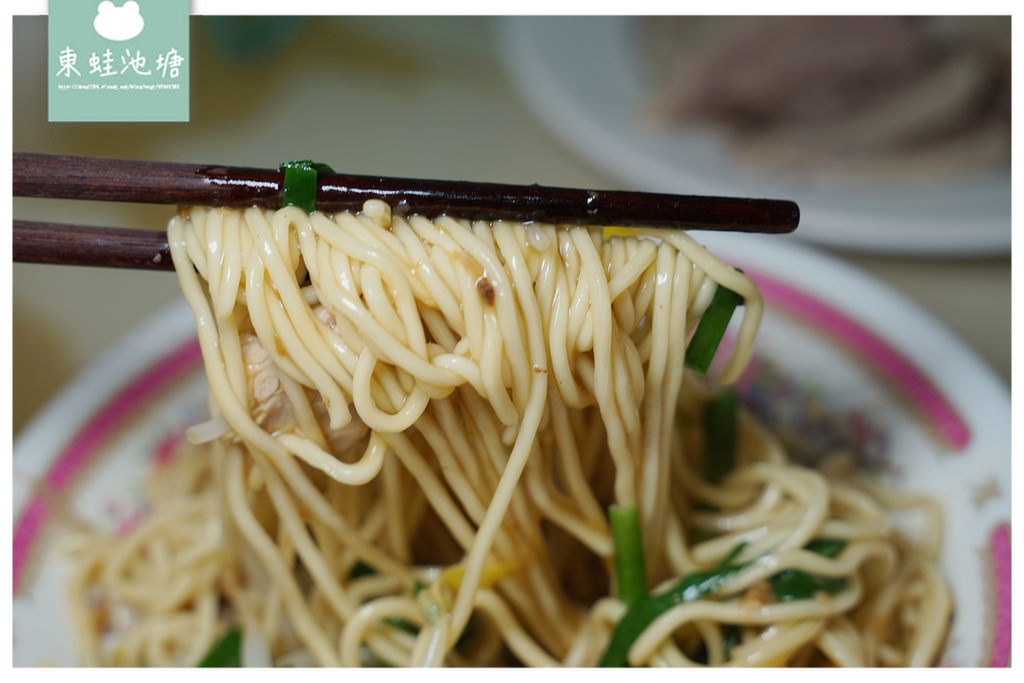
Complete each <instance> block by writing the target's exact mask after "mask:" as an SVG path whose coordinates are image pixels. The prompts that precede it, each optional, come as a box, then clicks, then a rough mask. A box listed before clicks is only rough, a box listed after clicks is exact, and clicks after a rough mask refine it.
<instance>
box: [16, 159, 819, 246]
mask: <svg viewBox="0 0 1024 683" xmlns="http://www.w3.org/2000/svg"><path fill="white" fill-rule="evenodd" d="M12 174H13V176H14V183H13V185H14V196H16V197H47V198H53V199H90V200H97V201H119V202H140V203H149V204H189V205H194V204H201V205H210V206H261V207H267V208H277V207H279V206H280V205H281V194H282V187H281V186H282V181H283V178H284V173H283V172H281V171H279V170H267V169H255V168H232V167H227V166H214V165H199V164H183V163H168V162H154V161H132V160H126V159H101V158H96V157H77V156H64V155H51V154H31V153H24V152H16V153H15V154H14V164H13V173H12ZM368 199H382V200H384V201H385V202H387V203H388V204H390V205H391V207H392V209H393V210H396V211H404V212H408V213H419V214H423V215H425V216H429V217H436V216H439V215H441V214H451V215H456V216H460V217H464V218H470V219H487V220H517V221H539V222H545V223H581V224H590V225H624V226H629V225H646V226H651V227H662V228H684V229H691V230H730V231H739V232H765V233H775V234H778V233H787V232H792V231H793V230H795V229H796V227H797V224H798V223H799V221H800V211H799V209H798V207H797V205H796V204H795V203H793V202H790V201H785V200H773V199H743V198H735V197H701V196H694V195H669V194H654V193H647V192H622V191H605V190H579V189H570V188H560V187H542V186H540V185H504V184H498V183H477V182H459V181H442V180H412V179H403V178H381V177H377V176H357V175H346V174H342V173H322V174H320V177H319V190H318V193H317V208H318V209H320V210H323V211H328V212H338V211H358V210H359V209H361V208H362V205H363V202H365V201H366V200H368Z"/></svg>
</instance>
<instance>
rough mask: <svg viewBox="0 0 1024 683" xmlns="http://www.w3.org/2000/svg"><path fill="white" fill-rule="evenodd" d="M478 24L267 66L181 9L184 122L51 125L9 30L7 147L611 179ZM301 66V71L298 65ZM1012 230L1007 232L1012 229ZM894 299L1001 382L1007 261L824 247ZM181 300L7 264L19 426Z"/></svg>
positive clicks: (104, 279)
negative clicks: (185, 38)
mask: <svg viewBox="0 0 1024 683" xmlns="http://www.w3.org/2000/svg"><path fill="white" fill-rule="evenodd" d="M494 21H495V20H492V19H487V18H458V17H457V18H446V17H437V18H406V17H394V18H385V19H380V18H376V19H375V18H343V19H342V18H330V17H317V18H311V19H308V20H303V21H302V22H299V23H297V24H296V26H295V28H296V30H297V31H299V35H300V36H301V38H302V39H301V41H300V42H298V43H293V44H292V45H291V47H289V48H288V50H287V51H286V52H284V53H282V54H280V55H277V56H276V57H273V58H270V59H259V58H258V57H256V56H245V55H241V54H238V53H234V54H229V53H227V52H225V51H224V48H221V47H219V46H218V40H217V36H218V31H221V30H223V29H224V27H223V26H218V25H217V24H215V23H214V22H210V21H207V20H206V18H203V19H196V18H194V19H193V26H192V61H193V62H194V64H193V68H192V71H191V78H192V84H191V98H192V105H191V111H192V120H191V122H190V123H187V124H184V123H182V124H51V123H47V122H46V93H45V87H44V86H45V83H46V55H45V49H46V23H45V18H43V17H17V18H15V26H14V50H13V55H14V82H13V87H14V98H13V102H14V110H13V115H14V120H13V122H14V149H15V150H16V151H34V152H50V153H64V154H85V155H95V156H109V157H129V158H142V159H159V160H167V161H192V162H210V163H218V162H219V163H230V164H233V165H240V166H261V167H270V166H275V165H276V164H277V163H279V162H280V161H281V160H284V159H294V158H314V159H318V160H324V161H327V162H328V163H331V164H332V165H334V166H335V168H339V169H341V168H344V169H345V170H346V171H347V172H352V173H365V174H379V175H390V176H406V177H428V178H454V179H481V180H490V181H496V182H511V183H534V182H536V183H541V184H545V185H563V186H574V187H590V188H616V187H617V183H615V182H614V181H613V180H612V179H610V178H608V177H605V176H603V175H601V174H600V173H599V172H597V171H596V170H594V169H592V168H591V167H589V166H587V165H586V164H585V163H584V162H582V161H581V160H579V159H578V158H576V157H574V156H573V154H572V153H570V152H569V151H568V150H567V149H566V148H564V147H563V146H562V145H561V144H560V143H559V142H558V141H557V140H555V139H553V138H552V137H551V136H550V135H549V134H548V133H547V132H546V131H545V130H544V129H543V128H542V127H541V126H540V125H539V124H538V122H537V121H536V120H535V119H533V118H532V116H531V115H530V114H529V112H528V111H527V109H526V108H525V107H524V105H523V103H522V102H521V101H520V99H519V97H518V95H517V93H516V92H515V91H514V90H513V89H512V87H511V85H510V83H509V82H508V80H507V79H506V77H505V74H504V73H503V71H502V69H501V66H500V64H499V61H498V58H497V55H496V51H495V49H494ZM297 74H298V75H297ZM14 213H15V215H16V216H17V217H19V218H24V219H51V220H57V221H66V222H82V223H94V224H97V225H117V226H123V227H145V228H150V229H154V230H160V229H163V228H164V226H165V225H166V221H167V219H168V217H169V216H170V210H169V209H168V207H153V206H140V205H133V204H123V205H95V204H92V205H90V203H87V202H54V201H45V200H29V199H17V200H15V202H14ZM1007 230H1009V225H1008V226H1007ZM831 253H833V255H835V256H838V257H839V258H841V259H843V260H844V261H846V262H848V263H850V264H852V265H854V266H856V267H858V268H860V269H862V270H864V271H866V272H868V273H870V274H871V275H873V276H875V277H877V278H878V279H880V280H882V281H884V282H886V283H888V284H889V285H891V286H892V287H894V288H895V289H897V290H898V291H900V292H902V293H903V294H905V295H906V296H907V297H908V298H910V299H911V300H912V301H914V302H916V303H917V304H918V305H920V306H921V307H922V308H924V309H925V310H927V311H929V312H931V313H932V314H933V315H935V316H936V317H937V318H938V319H939V320H941V321H942V322H943V323H945V324H946V325H947V326H948V327H949V328H951V329H952V330H953V331H954V332H955V333H956V334H958V335H959V336H960V337H961V338H962V339H963V340H964V341H966V342H967V344H968V345H970V346H971V347H973V348H974V349H975V350H976V351H977V352H978V354H979V355H980V356H981V357H982V358H983V359H984V360H985V361H986V362H987V363H988V364H989V365H990V366H991V367H992V368H993V370H995V371H996V373H997V374H998V375H999V376H1000V377H1002V378H1003V379H1004V380H1005V381H1006V382H1007V384H1009V380H1010V355H1011V351H1010V317H1011V316H1010V256H1009V254H1007V255H1005V256H1002V257H995V258H985V259H969V260H956V259H908V258H906V257H886V256H878V255H865V254H852V253H847V252H837V251H833V252H831ZM178 296H180V294H179V292H178V287H177V281H176V279H175V278H174V276H173V274H170V273H148V272H134V271H118V270H104V269H91V268H67V267H58V266H40V265H26V264H15V265H14V268H13V327H14V335H13V346H14V351H13V385H14V387H13V388H14V393H13V404H14V411H13V425H14V430H15V434H17V432H18V430H19V429H20V428H21V427H22V426H24V425H25V424H26V423H27V422H28V421H29V420H30V419H31V418H32V416H33V415H34V414H35V413H36V412H37V411H38V410H40V408H42V407H43V406H44V405H45V403H46V402H47V401H48V400H49V399H50V398H51V397H52V396H53V395H54V394H55V393H56V392H57V391H58V390H59V389H60V388H61V386H62V385H64V384H65V383H66V382H68V381H69V380H71V379H72V378H73V377H74V376H75V374H76V373H78V372H79V371H80V370H81V369H82V368H84V367H85V366H86V365H88V363H89V362H90V361H91V360H92V359H94V358H95V357H97V356H98V355H99V354H101V353H102V352H103V351H104V350H105V349H106V348H108V347H109V346H110V345H111V344H112V343H113V342H114V341H115V340H116V339H117V338H118V337H120V336H121V335H123V334H124V333H125V332H127V331H128V330H130V329H131V328H132V327H134V326H135V325H137V324H139V323H140V321H142V320H144V319H145V317H146V316H148V315H149V314H150V313H151V312H153V311H156V310H158V309H160V308H161V307H163V306H165V305H167V304H168V303H169V302H170V301H172V300H173V299H175V298H176V297H178Z"/></svg>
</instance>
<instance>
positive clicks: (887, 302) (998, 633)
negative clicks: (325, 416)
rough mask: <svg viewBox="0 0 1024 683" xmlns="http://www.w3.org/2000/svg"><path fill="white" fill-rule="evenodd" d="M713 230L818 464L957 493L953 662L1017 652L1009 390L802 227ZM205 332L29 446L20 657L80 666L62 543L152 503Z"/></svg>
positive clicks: (28, 435) (948, 539)
mask: <svg viewBox="0 0 1024 683" xmlns="http://www.w3.org/2000/svg"><path fill="white" fill-rule="evenodd" d="M698 237H699V238H700V239H701V240H702V241H704V242H706V243H707V244H709V246H711V248H712V250H713V251H715V252H716V253H718V254H720V255H722V256H723V257H724V258H726V260H728V261H730V262H731V263H734V264H735V265H738V266H740V267H742V268H744V270H745V271H746V272H748V273H749V274H751V276H752V277H754V278H755V279H756V280H757V281H758V282H759V284H760V285H761V287H762V290H763V291H764V293H765V299H766V302H767V304H768V305H767V310H766V315H765V320H764V324H763V328H762V333H761V335H760V336H759V338H758V341H757V350H756V353H755V358H754V361H753V363H752V365H751V369H750V370H749V371H748V373H746V374H745V375H744V377H743V379H742V380H741V390H742V392H743V395H744V396H745V398H746V400H748V401H749V402H751V403H752V404H754V407H755V409H756V410H758V411H761V412H765V411H767V416H768V419H769V420H770V421H771V422H772V423H773V425H774V427H775V428H776V430H777V431H778V432H779V433H780V434H781V435H782V436H783V438H785V439H789V440H791V441H792V442H793V443H795V444H796V445H797V448H796V451H795V453H796V454H797V455H799V456H801V457H804V458H808V459H811V460H813V458H814V456H815V455H816V454H818V453H820V450H821V449H822V448H825V447H826V446H829V445H831V446H836V445H842V446H845V447H847V448H849V449H851V450H852V451H853V452H854V453H855V454H856V456H857V457H858V458H859V460H860V461H861V462H862V463H863V465H864V466H865V468H867V469H869V470H871V471H873V472H875V473H877V475H878V476H879V477H880V478H882V479H883V480H884V481H885V482H886V483H887V484H888V485H890V486H893V487H897V488H904V489H913V490H919V491H922V492H926V493H930V494H931V495H933V496H935V497H937V498H939V499H940V500H941V501H942V502H943V503H944V505H945V512H946V522H947V527H946V532H945V536H944V541H943V550H942V555H941V558H940V561H941V569H942V572H943V573H944V575H945V576H946V577H947V579H948V580H949V581H950V584H951V586H952V590H953V595H954V601H955V606H956V607H955V609H956V611H955V617H954V620H953V624H952V631H951V634H950V638H949V642H948V647H947V649H946V651H945V653H944V655H943V658H942V663H943V664H947V665H961V666H978V665H988V664H995V665H1002V664H1005V663H1006V662H1007V660H1008V657H1009V635H1010V630H1009V628H1010V627H1009V618H1010V613H1009V609H1010V597H1009V596H1010V576H1009V537H1010V490H1009V481H1010V477H1009V474H1010V402H1009V392H1008V391H1007V389H1006V387H1005V386H1004V385H1002V383H1001V382H1000V381H999V380H997V379H996V377H995V375H994V374H993V373H992V372H991V371H990V370H989V369H988V368H987V367H985V366H984V364H983V363H982V362H981V361H979V360H978V358H977V357H976V356H975V355H974V354H973V353H972V352H971V351H970V350H969V349H968V348H966V347H965V346H964V345H963V344H962V343H961V342H960V341H958V340H957V339H956V338H955V337H953V336H952V335H951V334H950V333H949V332H948V331H946V330H945V329H944V328H943V327H941V326H940V325H939V324H938V323H936V321H935V320H934V319H932V318H931V317H929V316H928V315H927V314H925V313H923V312H921V311H920V310H919V309H917V308H916V307H914V306H913V305H912V304H910V303H909V302H908V301H906V300H905V299H903V298H902V297H901V296H900V295H898V294H896V293H894V292H893V291H891V290H889V289H888V288H886V287H885V286H883V285H881V284H878V283H877V282H874V281H872V280H870V279H869V278H867V277H866V276H864V275H862V274H860V273H858V272H856V271H854V270H852V269H851V268H849V267H848V266H845V265H843V264H842V263H841V262H839V261H836V260H834V259H830V258H828V257H825V256H823V255H821V254H819V253H817V252H816V251H814V250H811V249H809V248H807V247H803V246H801V245H800V244H798V243H794V242H793V240H792V239H786V238H781V239H780V238H764V237H762V236H753V237H752V236H736V235H722V234H698ZM193 335H194V329H193V323H192V320H191V316H190V313H189V311H188V310H187V309H186V307H185V305H184V303H183V302H178V303H176V304H174V305H173V306H171V307H170V308H169V309H167V310H165V311H163V312H161V313H160V314H158V315H157V316H156V317H154V318H153V319H152V320H150V321H148V322H147V323H145V324H144V325H143V326H141V327H140V328H139V330H138V331H136V332H135V333H133V334H131V335H129V336H128V337H126V338H125V339H124V340H123V341H122V342H120V343H119V344H118V345H117V346H116V347H115V348H113V349H111V351H110V352H109V353H108V354H106V355H105V356H104V357H103V358H102V359H100V360H99V361H97V362H96V363H95V364H94V365H93V366H91V367H90V368H89V369H88V370H87V371H86V372H85V373H83V374H82V375H81V376H80V377H78V378H77V379H76V380H75V381H74V382H73V383H72V384H71V385H69V386H68V387H67V388H66V389H65V390H64V391H63V392H62V394H61V395H60V396H59V398H57V399H56V400H55V401H54V402H53V403H52V404H51V405H50V406H48V407H47V409H45V410H44V411H43V412H42V413H41V414H40V415H39V416H38V417H37V418H36V419H35V420H34V421H33V422H32V424H31V425H29V427H27V428H26V429H25V431H24V433H23V435H22V436H21V437H20V438H19V439H18V441H17V442H16V443H15V449H14V451H15V452H14V508H15V510H16V515H15V528H14V573H15V581H16V584H15V585H16V589H15V595H14V602H13V617H14V662H15V664H18V665H29V666H31V665H41V664H55V665H72V664H74V663H76V662H77V659H76V655H75V648H74V643H73V640H72V634H71V630H70V627H69V618H68V610H67V607H66V605H65V603H64V596H65V595H66V585H67V584H66V582H67V575H68V569H69V568H68V565H67V563H66V561H65V560H64V558H63V557H62V555H61V554H60V552H59V550H58V549H57V548H56V543H55V541H56V540H57V539H59V537H60V536H61V534H63V533H66V532H67V530H68V529H69V520H70V519H72V518H74V519H78V520H85V521H87V522H89V523H91V524H95V525H98V526H100V527H101V528H106V529H116V528H118V527H119V526H120V525H122V524H125V523H128V522H130V521H131V520H132V519H133V518H136V516H137V515H138V514H140V511H142V510H143V509H144V505H145V501H144V499H143V497H142V493H141V490H142V489H141V486H140V483H141V481H142V479H143V477H144V475H145V473H146V472H147V471H149V470H151V469H152V468H153V467H154V466H155V465H154V463H156V462H158V461H159V460H160V458H161V457H162V456H163V454H164V453H165V452H166V451H167V444H168V443H170V442H171V440H173V439H174V438H175V437H176V436H178V435H180V433H181V431H182V428H183V427H184V426H185V425H187V424H189V423H191V422H195V421H198V420H199V419H201V416H202V415H203V414H204V412H205V407H204V406H205V393H204V392H205V382H204V379H203V376H202V367H201V362H200V359H199V355H198V349H197V345H196V343H195V341H194V340H193ZM766 397H767V398H770V399H771V400H770V401H766V400H765V399H766ZM812 404H813V405H814V406H815V407H816V410H815V411H813V412H812V411H809V410H807V407H808V406H809V405H812ZM811 415H813V416H814V417H810V416H811ZM40 634H46V636H45V637H41V636H40Z"/></svg>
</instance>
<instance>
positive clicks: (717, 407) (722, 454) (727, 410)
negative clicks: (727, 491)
mask: <svg viewBox="0 0 1024 683" xmlns="http://www.w3.org/2000/svg"><path fill="white" fill-rule="evenodd" d="M736 405H737V399H736V392H735V391H734V390H733V389H726V390H725V391H723V392H722V393H720V394H719V395H718V396H716V397H715V398H713V399H711V400H710V401H708V402H707V403H706V404H705V406H704V479H705V480H707V481H709V482H711V483H712V484H718V483H720V482H721V481H722V479H723V478H725V475H727V474H728V473H729V472H730V470H732V468H733V467H735V465H736Z"/></svg>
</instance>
